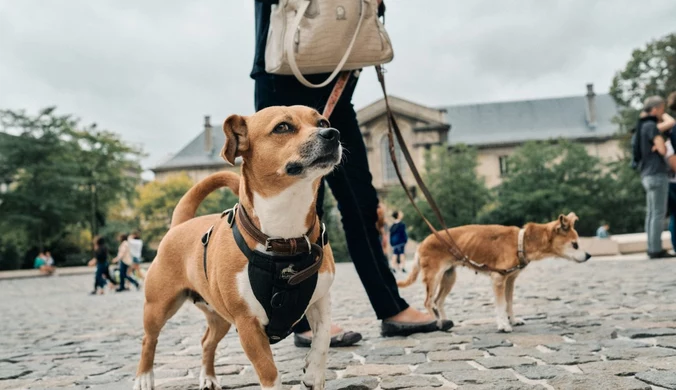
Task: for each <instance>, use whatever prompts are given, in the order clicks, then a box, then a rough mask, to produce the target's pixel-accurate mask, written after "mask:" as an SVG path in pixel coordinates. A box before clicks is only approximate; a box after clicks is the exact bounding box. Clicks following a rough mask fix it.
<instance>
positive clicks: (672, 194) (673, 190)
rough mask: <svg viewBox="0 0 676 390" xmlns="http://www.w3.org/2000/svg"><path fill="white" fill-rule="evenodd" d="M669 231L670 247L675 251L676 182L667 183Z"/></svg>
mask: <svg viewBox="0 0 676 390" xmlns="http://www.w3.org/2000/svg"><path fill="white" fill-rule="evenodd" d="M668 207H669V213H670V216H669V232H670V233H671V249H672V250H674V251H676V183H669V205H668Z"/></svg>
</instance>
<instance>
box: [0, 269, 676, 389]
mask: <svg viewBox="0 0 676 390" xmlns="http://www.w3.org/2000/svg"><path fill="white" fill-rule="evenodd" d="M674 266H676V260H668V261H659V262H656V261H599V262H594V260H593V259H592V260H591V261H590V262H588V263H586V264H583V265H578V264H572V263H569V262H565V261H553V260H552V261H543V262H541V263H534V264H532V265H530V266H529V267H528V269H526V270H525V271H524V272H523V273H522V275H521V276H520V277H519V279H518V281H517V283H516V291H515V303H514V310H515V313H516V314H517V315H518V316H519V317H521V318H524V319H525V320H526V325H524V326H519V327H515V328H514V332H513V333H511V334H504V333H497V331H496V325H495V319H494V307H493V303H492V302H493V293H492V289H491V286H490V281H489V279H488V278H487V277H485V276H482V275H478V276H477V275H474V273H472V272H468V271H466V270H460V271H459V277H458V282H457V283H456V286H455V288H454V290H453V292H452V293H451V295H450V296H449V299H448V300H447V302H446V312H447V313H448V314H449V316H450V317H451V319H453V320H454V321H455V323H456V327H455V328H453V329H452V331H451V332H448V333H443V332H435V333H431V334H419V335H413V336H410V337H407V338H392V339H383V338H381V337H380V335H379V323H378V322H377V320H376V319H375V316H374V314H373V311H372V309H371V307H370V305H369V303H368V300H367V298H366V295H365V294H364V291H363V289H361V287H359V288H355V286H360V284H359V279H358V277H357V274H356V272H355V271H354V268H353V267H352V265H350V264H340V265H338V267H337V270H338V271H337V272H338V274H337V277H336V284H335V285H334V291H335V292H336V293H334V294H333V296H334V299H335V301H334V304H333V315H334V319H335V320H336V322H338V323H339V324H340V325H342V326H343V327H345V328H346V329H349V330H354V331H359V332H362V333H363V334H364V340H363V341H362V342H361V343H360V345H358V346H355V347H351V348H344V349H336V350H332V351H331V355H330V357H329V364H328V367H327V379H328V382H327V388H328V389H332V390H338V389H354V390H372V389H376V390H378V389H382V390H396V389H407V388H415V389H419V390H424V389H447V388H449V389H450V388H459V389H462V390H465V389H467V390H487V389H491V390H513V389H514V390H515V389H519V390H523V389H526V390H528V389H550V390H551V389H555V390H559V389H562V390H563V389H599V390H603V389H613V390H617V389H636V390H643V389H646V390H648V389H651V388H652V389H676V383H675V381H676V321H675V319H676V303H675V302H676V283H675V282H674V279H676V275H675V274H673V273H669V272H664V269H673V268H674ZM92 279H93V275H70V276H57V277H52V278H36V279H17V280H0V296H2V297H3V299H2V300H0V312H1V313H2V321H0V334H2V335H3V336H5V337H2V338H0V390H4V389H61V388H64V389H65V388H68V389H93V390H103V389H106V390H109V389H110V390H117V389H130V388H131V387H132V380H133V376H134V372H135V369H136V364H137V363H138V358H139V352H140V347H141V338H142V336H143V329H142V303H143V297H142V294H141V293H138V292H128V293H121V294H114V293H108V294H106V295H104V296H89V295H88V294H87V293H88V291H89V289H90V287H91V284H92V282H93V281H92ZM402 294H403V295H404V297H405V298H406V299H407V300H408V301H409V303H410V304H411V305H413V306H414V307H418V308H421V307H422V306H423V305H422V303H423V300H424V296H423V288H422V286H421V285H420V284H419V282H418V283H416V284H415V285H414V287H411V288H409V289H405V290H402ZM205 329H206V326H205V321H204V318H203V315H202V313H201V312H200V311H199V310H197V309H196V308H195V307H193V306H192V305H190V304H186V305H185V306H184V307H183V308H182V309H181V310H180V311H179V312H178V313H177V314H176V316H175V317H174V318H172V319H171V320H170V321H169V323H168V324H167V325H166V327H165V329H164V330H163V332H162V334H161V337H160V340H159V343H158V347H157V355H156V360H155V377H156V384H157V388H158V389H165V390H167V389H194V388H197V381H198V379H197V378H198V377H199V373H200V365H201V356H200V354H201V348H200V340H201V337H202V334H203V333H204V330H205ZM273 351H274V354H275V360H276V362H277V366H278V368H279V370H280V372H281V373H282V378H283V382H284V385H285V388H286V389H296V388H298V387H299V386H298V383H299V380H300V378H301V373H302V369H303V366H304V363H303V358H304V356H305V355H306V354H307V351H308V350H307V349H298V348H295V347H294V346H293V341H292V340H291V339H288V340H285V341H283V342H281V343H279V344H277V345H275V346H273ZM216 372H217V375H218V377H219V379H220V381H221V384H222V385H223V388H224V389H238V390H245V389H253V388H257V382H256V376H255V372H254V370H253V369H252V367H251V365H250V363H249V361H248V359H247V358H246V356H244V353H243V352H242V348H241V346H240V344H239V340H238V339H237V333H236V332H235V331H234V330H233V331H231V332H230V333H229V334H228V335H227V336H226V337H225V339H223V341H222V342H221V344H220V345H219V349H218V352H217V358H216Z"/></svg>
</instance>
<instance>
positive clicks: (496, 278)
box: [491, 272, 512, 333]
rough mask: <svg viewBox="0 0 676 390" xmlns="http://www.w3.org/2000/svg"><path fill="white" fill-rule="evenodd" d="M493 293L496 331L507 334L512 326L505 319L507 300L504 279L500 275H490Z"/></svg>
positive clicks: (507, 319)
mask: <svg viewBox="0 0 676 390" xmlns="http://www.w3.org/2000/svg"><path fill="white" fill-rule="evenodd" d="M491 279H492V280H493V292H494V293H495V315H496V320H497V323H498V331H500V332H506V333H509V332H511V331H512V325H510V324H509V318H508V317H507V299H506V296H505V295H506V294H505V287H506V284H507V283H506V278H505V277H504V276H502V275H500V274H497V273H495V272H494V273H492V274H491Z"/></svg>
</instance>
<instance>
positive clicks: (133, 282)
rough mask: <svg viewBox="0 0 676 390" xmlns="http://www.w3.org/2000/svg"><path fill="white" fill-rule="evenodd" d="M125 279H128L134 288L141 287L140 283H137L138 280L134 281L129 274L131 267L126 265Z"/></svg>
mask: <svg viewBox="0 0 676 390" xmlns="http://www.w3.org/2000/svg"><path fill="white" fill-rule="evenodd" d="M123 264H124V263H123ZM120 273H122V270H120ZM124 278H126V279H127V280H128V281H129V283H131V284H133V285H134V287H136V288H138V287H139V284H138V282H137V281H136V279H134V278H133V277H132V276H131V275H130V274H129V266H128V265H126V264H125V271H124Z"/></svg>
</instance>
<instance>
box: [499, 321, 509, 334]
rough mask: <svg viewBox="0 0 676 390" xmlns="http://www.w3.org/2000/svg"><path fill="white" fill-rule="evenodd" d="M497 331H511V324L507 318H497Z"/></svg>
mask: <svg viewBox="0 0 676 390" xmlns="http://www.w3.org/2000/svg"><path fill="white" fill-rule="evenodd" d="M498 332H501V333H512V326H511V325H510V324H509V320H508V319H507V318H498Z"/></svg>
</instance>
